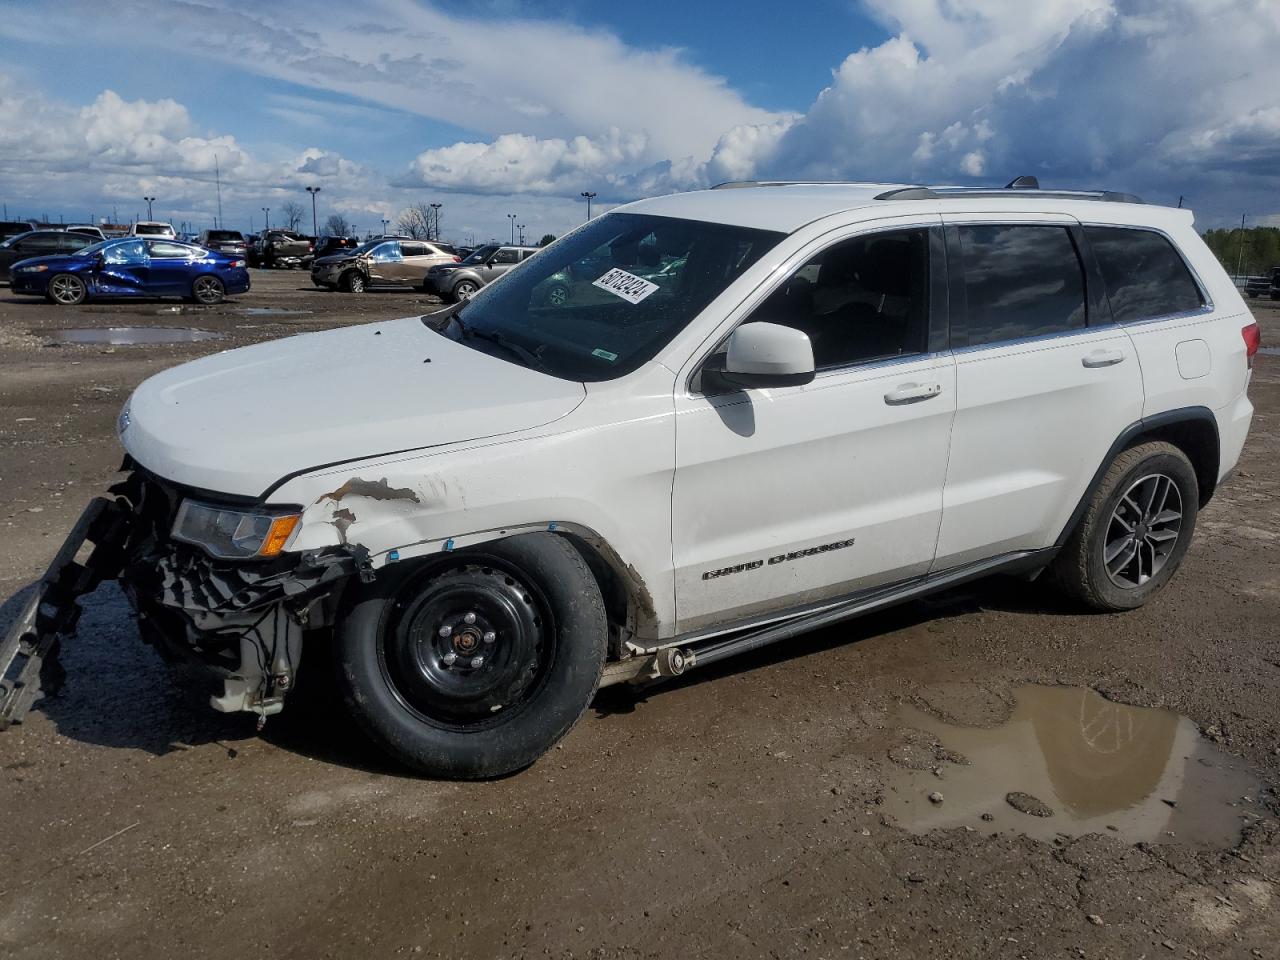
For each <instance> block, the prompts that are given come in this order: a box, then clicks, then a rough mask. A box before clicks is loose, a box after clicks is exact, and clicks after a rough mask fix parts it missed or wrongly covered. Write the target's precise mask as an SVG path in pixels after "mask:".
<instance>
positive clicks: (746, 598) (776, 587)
mask: <svg viewBox="0 0 1280 960" xmlns="http://www.w3.org/2000/svg"><path fill="white" fill-rule="evenodd" d="M886 189H889V186H888V185H862V186H838V185H837V186H822V187H794V188H793V187H783V188H756V189H742V190H726V191H704V192H701V193H695V194H688V195H680V196H672V197H661V198H656V199H654V200H648V201H641V202H640V203H637V204H632V205H628V206H627V207H626V208H622V209H625V210H629V211H636V212H645V213H652V214H658V215H664V216H680V217H688V218H691V219H701V220H710V221H715V222H722V223H738V224H742V225H745V226H752V227H760V228H765V229H774V230H780V231H784V232H786V233H787V234H788V235H787V236H786V237H785V238H784V239H783V240H782V241H781V242H780V243H779V244H778V245H777V247H775V248H774V249H772V250H771V251H769V252H768V253H767V254H766V255H765V256H764V257H762V258H761V260H760V261H759V262H758V263H756V264H755V265H754V266H753V267H751V268H750V269H749V270H747V271H746V272H745V273H744V274H743V275H742V276H740V277H739V278H738V279H737V280H735V281H734V282H733V283H732V284H731V285H730V286H729V287H728V288H727V289H726V290H725V291H724V292H723V293H722V294H721V295H720V296H719V297H717V298H716V299H715V300H714V301H712V303H710V304H709V305H708V306H707V308H706V309H705V310H704V311H703V312H702V313H701V314H700V315H699V316H697V317H695V318H693V319H692V320H691V321H690V322H689V324H688V325H687V326H686V327H685V328H684V329H683V330H682V331H681V332H679V333H678V334H677V335H676V336H675V337H673V339H672V340H671V342H670V343H669V344H668V345H667V346H666V347H664V348H663V349H662V350H661V351H660V352H659V353H658V355H657V356H656V358H655V359H654V360H653V361H651V362H649V363H647V364H645V365H643V366H642V367H640V368H639V369H638V370H636V371H634V372H633V373H630V374H628V375H626V376H624V377H621V378H619V379H617V380H614V381H611V382H604V383H593V384H587V385H583V384H580V383H574V382H568V381H564V380H558V379H555V378H552V377H549V376H545V375H542V374H539V373H536V372H534V371H531V370H528V369H526V368H524V367H522V366H519V365H518V364H515V363H511V362H507V361H505V360H503V359H500V358H498V357H494V356H490V355H487V354H484V353H480V352H477V351H474V350H472V349H470V348H469V347H467V346H465V345H462V344H457V343H454V342H452V341H450V340H448V339H446V338H444V337H441V336H439V335H438V334H436V333H434V332H432V331H431V330H429V329H427V328H425V327H424V326H423V325H422V324H421V323H420V322H419V320H418V319H417V318H407V319H405V320H401V321H393V322H391V323H386V324H377V325H368V326H359V327H352V328H349V329H344V330H335V331H329V332H326V333H320V334H310V335H306V336H302V337H295V338H290V339H288V340H281V341H275V342H273V343H268V344H262V345H259V346H255V347H249V348H245V349H243V350H236V351H232V352H229V353H224V354H219V355H216V356H213V357H207V358H205V359H202V360H199V361H196V362H194V363H191V364H187V365H184V366H182V367H178V368H175V369H173V370H169V371H165V372H164V373H161V374H159V375H157V376H156V377H153V378H152V379H151V380H148V381H147V382H146V383H144V384H143V385H142V386H141V387H139V388H138V391H137V392H136V393H135V395H134V397H133V399H132V401H131V406H130V417H131V420H132V422H131V425H130V426H129V428H128V429H127V430H126V431H125V434H124V436H123V442H124V443H125V446H126V447H127V449H128V451H129V453H130V454H131V455H132V456H133V457H134V458H135V459H136V460H137V461H138V462H139V463H141V464H142V465H143V466H145V467H147V468H148V469H150V470H152V471H153V472H154V473H156V474H158V475H159V476H161V477H163V478H166V479H168V480H171V481H175V482H178V483H181V484H187V485H190V486H194V487H198V488H201V489H204V490H209V491H218V492H222V493H227V494H238V495H242V496H261V495H262V493H263V491H264V490H266V489H267V488H269V487H272V486H273V485H275V484H279V486H278V487H277V488H276V489H274V490H273V492H272V493H271V495H270V497H269V498H268V502H270V503H273V504H302V505H303V506H304V507H305V511H304V513H303V519H302V522H301V523H300V524H299V525H298V527H297V528H296V529H295V532H294V534H293V536H292V538H291V540H290V542H289V543H288V544H287V545H286V550H289V551H294V552H297V551H305V550H312V549H318V548H323V547H331V546H336V545H340V544H342V543H344V542H345V543H349V544H358V545H360V546H362V547H365V548H367V549H368V550H369V551H370V553H371V555H372V560H373V563H374V566H375V567H377V566H381V565H382V564H385V563H387V562H391V561H392V560H393V559H398V560H400V561H404V560H407V559H410V558H412V557H413V556H415V555H421V554H425V553H430V552H436V551H441V550H447V549H451V548H459V547H464V546H467V545H468V544H471V543H476V542H481V541H484V540H486V539H494V538H498V537H502V536H506V535H510V534H512V533H516V532H521V531H526V530H546V529H557V530H563V531H567V532H572V533H577V534H579V535H581V536H584V537H587V538H589V539H593V540H595V541H597V542H598V543H600V544H602V545H604V547H605V549H606V550H607V551H608V553H609V555H610V556H611V557H613V558H614V559H615V567H616V568H619V569H621V570H623V571H625V575H626V577H627V579H628V580H629V582H630V583H631V584H633V585H634V586H635V587H636V589H637V590H638V591H639V592H640V593H642V594H643V595H644V603H645V604H646V605H647V608H648V610H649V613H648V615H647V616H646V617H645V618H643V622H642V623H641V624H640V625H639V631H638V635H639V636H642V637H647V638H659V639H662V638H670V637H674V636H676V635H677V634H678V633H679V632H680V631H682V630H690V629H703V628H706V627H708V626H709V625H715V624H717V623H729V622H732V621H734V620H735V619H736V618H739V617H742V616H745V615H749V614H750V612H751V611H753V610H755V611H759V610H769V609H771V608H776V607H783V606H788V605H791V604H795V603H800V602H803V601H806V600H813V599H822V598H824V597H828V596H831V595H834V594H837V593H840V592H847V591H848V590H850V589H856V588H857V587H859V586H865V585H872V584H878V583H883V582H887V581H890V580H896V579H901V578H904V577H910V576H917V575H920V574H923V573H924V572H926V571H928V570H930V569H931V568H932V569H940V568H943V567H949V566H955V565H957V564H959V563H962V562H964V561H965V560H968V559H978V558H982V557H989V556H994V555H996V554H999V553H1002V552H1004V551H1006V550H1010V549H1024V548H1025V549H1030V548H1035V547H1040V546H1046V545H1048V544H1050V543H1052V542H1053V541H1054V539H1055V538H1056V537H1057V536H1058V535H1059V534H1060V533H1061V530H1062V526H1063V524H1065V523H1066V521H1067V518H1068V516H1069V515H1070V513H1071V511H1072V509H1073V508H1074V506H1075V504H1076V503H1077V502H1078V500H1079V497H1080V496H1081V494H1082V493H1083V492H1084V490H1085V489H1086V488H1087V485H1088V483H1089V481H1090V479H1091V478H1092V476H1093V474H1094V471H1095V470H1096V469H1097V468H1098V466H1099V464H1100V461H1101V460H1102V459H1103V458H1104V457H1105V454H1106V451H1107V449H1108V448H1109V446H1110V445H1111V444H1112V442H1113V441H1114V440H1115V439H1116V437H1117V435H1118V434H1119V433H1120V431H1122V430H1123V429H1124V428H1125V427H1127V426H1128V425H1130V424H1132V423H1134V422H1135V421H1137V420H1139V419H1141V418H1142V417H1144V416H1151V415H1153V414H1155V413H1159V412H1161V411H1166V410H1172V409H1176V408H1180V407H1185V406H1205V407H1208V408H1209V409H1211V410H1213V411H1214V412H1215V415H1216V417H1217V421H1218V426H1219V432H1220V436H1221V462H1220V465H1219V473H1220V475H1225V474H1226V473H1227V472H1229V471H1230V469H1231V468H1232V467H1233V466H1234V464H1235V461H1236V458H1237V457H1238V455H1239V451H1240V447H1241V445H1242V444H1243V442H1244V437H1245V435H1246V433H1247V431H1248V426H1249V420H1250V417H1251V414H1252V407H1251V406H1250V405H1249V402H1248V399H1247V396H1246V395H1245V388H1246V386H1247V383H1248V377H1247V373H1246V369H1245V359H1244V346H1243V340H1242V338H1241V337H1240V329H1239V328H1240V327H1241V326H1243V325H1244V324H1245V323H1248V322H1249V318H1248V314H1247V311H1246V310H1245V308H1244V305H1243V302H1242V301H1241V300H1240V297H1239V295H1238V293H1236V292H1235V290H1234V288H1233V287H1232V286H1231V284H1230V281H1229V280H1228V279H1227V278H1226V276H1225V274H1223V272H1222V270H1221V269H1220V268H1219V267H1218V265H1217V263H1216V262H1215V261H1213V259H1212V255H1211V254H1210V253H1209V252H1208V250H1207V249H1205V248H1204V246H1203V244H1202V243H1200V242H1199V239H1198V238H1197V237H1196V236H1195V233H1194V229H1193V228H1192V223H1191V218H1190V214H1189V213H1188V212H1187V211H1175V210H1169V209H1165V208H1157V207H1146V206H1140V205H1134V204H1117V203H1107V202H1097V201H1083V200H1081V201H1075V200H1062V199H1053V198H1040V197H1036V196H1035V195H1027V196H1020V195H1018V194H1016V193H1014V192H1011V194H1010V196H1009V197H1008V198H1007V199H1006V198H1003V197H1002V198H1000V199H999V200H991V199H967V198H947V199H945V200H910V201H876V200H875V199H874V196H875V195H876V194H877V193H879V192H882V191H883V190H886ZM944 214H945V215H946V216H947V217H948V218H952V217H955V216H957V215H959V216H961V217H964V216H967V217H969V218H970V219H976V220H981V219H983V218H984V217H988V216H989V217H992V218H993V219H996V218H999V219H1005V220H1007V219H1009V218H1011V217H1019V216H1021V217H1023V218H1026V219H1029V220H1052V219H1055V218H1056V219H1057V220H1058V221H1059V222H1062V221H1064V220H1065V221H1070V220H1072V219H1075V220H1079V221H1081V222H1084V223H1111V224H1117V225H1141V226H1145V227H1148V228H1152V229H1157V230H1160V231H1162V232H1165V233H1167V234H1168V235H1169V236H1171V237H1174V238H1175V240H1176V242H1177V244H1178V246H1179V247H1180V248H1181V249H1182V250H1183V252H1184V254H1185V255H1186V256H1187V258H1188V260H1189V262H1190V263H1191V264H1192V266H1193V268H1194V270H1195V272H1196V274H1197V275H1198V277H1199V279H1200V282H1201V283H1202V284H1203V285H1204V286H1205V289H1206V291H1207V292H1208V293H1209V295H1210V298H1211V300H1212V301H1213V302H1212V304H1211V306H1210V307H1209V308H1207V309H1206V310H1205V311H1203V312H1201V313H1198V314H1195V315H1191V316H1183V317H1174V318H1162V319H1159V320H1156V321H1149V322H1146V323H1142V324H1133V325H1130V326H1127V327H1099V328H1091V329H1088V330H1085V331H1081V332H1079V333H1074V334H1071V335H1070V336H1065V337H1059V338H1052V339H1045V340H1043V341H1035V342H1026V343H1020V344H1001V345H998V346H992V347H988V348H984V349H981V350H974V351H961V352H958V353H956V354H955V355H953V354H951V353H950V352H943V353H939V354H933V355H928V356H925V357H921V358H914V359H909V360H905V361H903V360H899V361H894V362H891V363H880V364H868V365H866V366H863V367H858V368H846V369H843V370H839V371H831V372H827V373H823V374H820V375H819V376H818V378H817V379H816V380H815V381H814V382H813V383H812V384H809V385H806V386H804V387H795V388H783V389H774V390H746V391H743V392H741V393H739V394H736V395H733V396H731V397H726V396H720V397H713V398H707V397H704V396H702V395H700V394H698V393H697V391H695V390H693V389H691V378H692V376H693V374H694V373H695V372H696V369H697V367H698V365H699V364H700V363H701V362H702V360H703V359H704V358H705V356H706V355H707V354H708V353H709V352H710V350H711V349H712V348H713V347H714V346H715V345H716V344H717V343H720V342H722V341H723V339H724V338H725V337H726V336H728V334H729V333H730V332H731V331H732V330H733V328H734V326H735V325H736V324H738V323H739V322H740V321H741V320H742V319H743V318H744V317H746V316H747V315H748V314H749V312H750V310H751V309H752V308H753V307H754V305H755V304H757V303H758V302H760V301H761V300H762V299H763V298H764V297H765V296H766V295H767V294H768V293H769V292H770V291H771V290H772V289H773V288H774V287H775V286H776V285H777V284H778V283H780V282H782V281H783V280H784V279H785V278H786V277H787V276H788V275H789V274H790V272H791V271H792V270H793V269H795V268H796V267H797V266H798V265H799V264H801V263H803V262H804V258H805V257H806V256H808V255H809V254H810V253H812V252H813V251H814V250H817V249H821V248H823V247H824V246H826V245H827V244H830V243H832V242H836V241H837V240H840V239H843V238H846V237H849V236H852V235H856V234H859V233H863V232H868V231H872V230H879V229H887V228H892V227H900V226H913V225H926V226H929V225H937V224H940V223H941V222H942V216H943V215H944ZM497 282H502V281H497ZM1187 340H1202V341H1204V342H1205V344H1206V345H1207V348H1208V351H1209V354H1210V361H1211V372H1210V373H1209V374H1208V375H1206V376H1202V377H1199V378H1195V379H1191V380H1188V379H1184V377H1183V376H1182V375H1181V374H1180V373H1179V370H1178V364H1177V360H1176V356H1175V351H1176V346H1177V344H1178V343H1181V342H1184V341H1187ZM1098 349H1107V350H1121V351H1124V352H1125V359H1124V362H1122V363H1119V364H1116V365H1113V366H1108V367H1101V368H1096V369H1086V368H1085V367H1084V366H1083V365H1082V364H1081V357H1082V356H1083V355H1085V354H1088V353H1089V352H1091V351H1094V350H1098ZM426 357H430V358H431V360H432V362H431V363H430V364H424V363H423V360H424V359H425V358H426ZM925 381H928V382H929V383H931V384H937V386H938V391H937V394H936V396H934V397H932V398H930V399H929V400H927V401H926V402H922V403H916V404H910V405H906V406H891V405H888V404H886V403H885V402H884V395H885V394H886V393H889V392H891V391H892V390H894V389H896V388H898V387H901V386H903V385H906V384H908V383H923V382H925ZM395 451H405V452H395ZM335 463H336V464H339V465H337V466H326V464H335ZM353 480H358V481H364V482H365V483H364V484H353V485H351V486H349V487H347V490H348V492H347V493H346V494H344V495H342V496H341V497H340V498H339V497H337V496H336V494H337V493H338V492H339V491H341V490H343V488H344V484H348V483H349V481H353ZM282 481H283V482H282ZM368 484H381V485H382V487H383V489H384V495H370V493H369V490H370V488H369V487H368V486H367V485H368ZM359 491H363V492H359ZM340 511H346V513H342V514H340ZM845 539H852V540H854V541H855V542H854V544H853V545H851V546H850V547H848V548H843V549H838V550H833V551H831V552H827V553H822V554H816V555H810V556H805V557H803V558H801V559H798V560H796V561H794V562H783V563H779V564H774V565H769V564H764V565H762V566H761V567H760V568H759V569H758V570H754V571H752V572H750V573H744V574H740V575H736V576H729V577H723V578H714V579H711V580H704V579H703V578H702V574H703V573H704V572H706V571H707V570H708V569H716V568H719V567H723V566H731V565H733V564H735V563H739V562H742V561H744V560H750V559H755V558H757V557H760V556H765V557H767V556H770V555H776V554H780V553H786V552H788V551H795V550H803V549H805V548H809V547H812V546H816V545H822V544H830V543H832V542H838V541H843V540H845Z"/></svg>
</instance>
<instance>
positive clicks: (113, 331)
mask: <svg viewBox="0 0 1280 960" xmlns="http://www.w3.org/2000/svg"><path fill="white" fill-rule="evenodd" d="M37 333H38V334H39V335H40V336H44V337H48V338H49V339H51V340H53V341H54V342H55V343H107V344H111V345H113V346H132V345H134V344H139V343H192V342H194V341H197V340H221V339H222V334H220V333H215V332H213V331H212V330H195V329H193V328H190V327H81V328H72V329H68V330H46V331H37Z"/></svg>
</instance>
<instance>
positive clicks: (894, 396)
mask: <svg viewBox="0 0 1280 960" xmlns="http://www.w3.org/2000/svg"><path fill="white" fill-rule="evenodd" d="M940 393H942V384H940V383H904V384H902V385H901V386H898V387H895V388H894V389H892V390H890V391H889V392H888V393H886V394H885V395H884V402H885V403H887V404H889V406H891V407H896V406H900V405H902V404H904V403H919V402H920V401H921V400H932V399H933V398H934V397H936V396H937V395H938V394H940Z"/></svg>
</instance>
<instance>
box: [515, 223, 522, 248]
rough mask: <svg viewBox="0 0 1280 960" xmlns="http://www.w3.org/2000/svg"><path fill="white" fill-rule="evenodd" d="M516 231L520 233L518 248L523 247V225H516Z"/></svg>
mask: <svg viewBox="0 0 1280 960" xmlns="http://www.w3.org/2000/svg"><path fill="white" fill-rule="evenodd" d="M516 229H517V230H519V231H520V246H522V247H523V246H524V224H523V223H519V224H516Z"/></svg>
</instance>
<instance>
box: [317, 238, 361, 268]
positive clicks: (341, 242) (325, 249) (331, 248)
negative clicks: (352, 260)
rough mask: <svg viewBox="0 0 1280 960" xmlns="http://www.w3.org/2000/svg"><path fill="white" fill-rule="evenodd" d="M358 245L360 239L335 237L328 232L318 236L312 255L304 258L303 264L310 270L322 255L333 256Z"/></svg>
mask: <svg viewBox="0 0 1280 960" xmlns="http://www.w3.org/2000/svg"><path fill="white" fill-rule="evenodd" d="M358 246H360V241H359V240H357V239H356V238H355V237H333V236H329V235H327V234H326V235H323V236H319V237H316V245H315V248H314V249H313V250H312V251H311V256H310V257H308V258H305V259H304V260H303V265H304V266H305V267H306V268H307V269H308V270H309V269H311V265H312V264H313V263H315V261H317V260H319V259H320V258H321V257H331V256H333V255H334V254H338V253H342V252H343V251H344V250H354V249H355V248H356V247H358Z"/></svg>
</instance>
